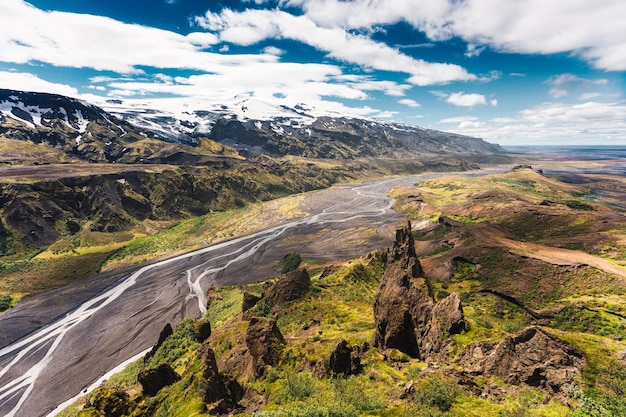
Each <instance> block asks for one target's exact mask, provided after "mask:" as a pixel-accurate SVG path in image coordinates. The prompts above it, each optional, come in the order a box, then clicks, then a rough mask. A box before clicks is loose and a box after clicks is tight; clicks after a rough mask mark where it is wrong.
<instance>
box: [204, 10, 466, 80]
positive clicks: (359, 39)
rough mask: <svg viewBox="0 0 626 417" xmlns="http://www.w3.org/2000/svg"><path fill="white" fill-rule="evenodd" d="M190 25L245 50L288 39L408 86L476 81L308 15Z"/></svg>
mask: <svg viewBox="0 0 626 417" xmlns="http://www.w3.org/2000/svg"><path fill="white" fill-rule="evenodd" d="M195 22H196V23H197V24H198V25H199V26H201V27H203V28H205V29H207V30H210V31H213V32H215V33H217V34H218V35H219V38H220V40H221V41H223V42H229V43H233V44H237V45H243V46H249V45H252V44H255V43H258V42H260V41H263V40H266V39H291V40H294V41H298V42H302V43H305V44H307V45H310V46H312V47H314V48H316V49H318V50H320V51H324V52H327V53H328V55H329V56H330V57H332V58H335V59H337V60H341V61H344V62H348V63H352V64H357V65H360V66H363V67H367V68H372V69H376V70H383V71H396V72H402V73H407V74H409V78H408V81H409V82H410V83H412V84H415V85H419V86H425V85H432V84H446V83H449V82H452V81H470V80H476V79H477V77H476V76H475V75H473V74H470V73H468V72H467V71H466V70H465V69H464V68H463V67H461V66H459V65H455V64H448V63H432V62H426V61H424V60H421V59H415V58H413V57H410V56H408V55H406V54H403V53H402V52H400V51H398V50H397V49H395V48H392V47H390V46H388V45H386V44H384V43H380V42H376V41H374V40H372V39H371V38H369V37H367V36H364V35H360V34H353V33H351V32H348V31H346V30H345V29H344V28H342V27H340V26H328V25H319V24H317V23H316V22H315V21H314V20H312V19H311V18H310V17H309V16H307V15H300V16H295V15H292V14H290V13H288V12H285V11H283V10H276V9H274V10H252V9H248V10H245V11H241V12H239V11H234V10H230V9H224V10H222V11H221V12H220V13H214V12H211V11H209V12H207V13H206V14H205V15H204V16H198V17H196V18H195ZM326 23H328V22H326Z"/></svg>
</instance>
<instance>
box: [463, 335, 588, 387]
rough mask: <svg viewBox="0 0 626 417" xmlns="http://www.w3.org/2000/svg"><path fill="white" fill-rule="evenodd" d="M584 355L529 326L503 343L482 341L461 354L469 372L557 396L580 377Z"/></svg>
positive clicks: (466, 370)
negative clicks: (541, 390)
mask: <svg viewBox="0 0 626 417" xmlns="http://www.w3.org/2000/svg"><path fill="white" fill-rule="evenodd" d="M584 364H585V358H584V356H583V355H582V354H581V353H580V352H578V351H576V350H575V349H574V348H572V347H571V346H569V345H568V344H566V343H565V342H562V341H560V340H558V339H557V338H556V337H554V336H552V335H551V334H549V333H548V332H546V331H545V330H543V329H541V328H539V327H528V328H526V329H524V330H522V331H521V332H519V333H518V334H516V335H515V336H508V337H507V338H506V339H504V340H503V341H502V342H500V343H486V342H479V343H476V344H473V345H471V346H469V347H468V348H466V349H465V350H464V351H463V353H462V354H461V365H462V366H463V368H464V370H465V372H467V373H469V374H473V375H485V376H492V375H494V376H497V377H499V378H500V379H502V380H503V381H504V382H507V383H510V384H521V383H523V384H526V385H530V386H533V387H539V388H542V389H545V390H547V391H549V392H552V393H556V392H559V391H560V390H561V387H562V386H563V385H564V384H567V383H569V382H571V381H572V379H573V378H574V377H575V376H576V375H578V374H580V371H581V368H582V366H583V365H584Z"/></svg>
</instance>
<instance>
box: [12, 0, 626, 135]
mask: <svg viewBox="0 0 626 417" xmlns="http://www.w3.org/2000/svg"><path fill="white" fill-rule="evenodd" d="M624 22H626V2H624V1H623V0H567V1H562V0H514V1H511V0H393V1H392V0H241V1H233V0H221V1H220V0H209V1H203V0H124V1H121V0H107V1H100V0H30V1H29V2H25V1H22V0H0V88H11V89H17V90H26V91H41V92H50V93H58V94H64V95H68V96H71V97H77V98H82V99H85V100H88V101H91V102H102V101H103V100H104V99H113V98H114V99H120V100H124V101H141V100H150V102H151V103H153V105H157V106H158V105H159V104H158V103H160V102H162V103H166V102H167V100H168V99H169V98H172V97H176V98H183V99H184V100H189V101H190V102H191V101H193V102H195V103H203V102H204V103H219V102H220V101H228V100H232V98H233V97H242V96H248V97H253V98H254V99H256V100H261V101H263V102H267V103H272V104H276V105H287V106H291V107H293V106H294V105H296V104H298V103H304V104H306V105H309V106H313V107H315V108H316V109H319V110H323V109H328V110H332V111H334V112H339V113H341V114H346V115H352V116H361V117H367V118H373V119H380V120H388V121H396V122H401V123H408V124H413V125H419V126H423V127H427V128H432V129H437V130H443V131H450V132H456V133H461V134H466V135H470V136H476V137H481V138H484V139H486V140H488V141H490V142H493V143H499V144H501V145H504V146H507V145H602V144H604V145H626V25H625V23H624ZM184 100H183V101H184ZM178 102H180V101H178Z"/></svg>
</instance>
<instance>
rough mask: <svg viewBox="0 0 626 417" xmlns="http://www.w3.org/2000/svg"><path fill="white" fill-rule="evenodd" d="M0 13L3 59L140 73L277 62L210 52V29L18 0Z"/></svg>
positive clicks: (2, 6) (8, 1) (0, 4)
mask: <svg viewBox="0 0 626 417" xmlns="http://www.w3.org/2000/svg"><path fill="white" fill-rule="evenodd" d="M0 16H2V17H3V22H2V25H3V27H2V30H1V31H0V61H4V62H12V63H17V64H25V63H32V62H42V63H46V64H52V65H54V66H59V67H71V68H93V69H96V70H109V71H115V72H118V73H124V74H139V73H142V71H141V70H140V69H139V68H138V67H140V66H146V67H155V68H184V69H196V70H204V71H213V70H214V69H215V68H216V67H219V66H232V65H246V64H248V63H250V62H259V61H269V62H273V61H275V60H276V57H274V56H271V55H267V54H261V55H236V54H233V55H223V54H219V53H212V52H206V51H205V49H206V48H208V47H210V46H212V45H215V44H216V43H217V42H218V38H217V36H216V35H214V34H211V33H206V32H194V33H190V34H189V35H187V36H184V35H181V34H178V33H174V32H170V31H166V30H161V29H156V28H150V27H146V26H141V25H134V24H127V23H122V22H120V21H117V20H114V19H110V18H107V17H103V16H93V15H87V14H77V13H65V12H56V11H52V12H46V11H42V10H40V9H37V8H35V7H33V6H31V5H30V4H28V3H24V2H23V1H20V0H3V1H2V2H0ZM155 45H158V47H156V48H155Z"/></svg>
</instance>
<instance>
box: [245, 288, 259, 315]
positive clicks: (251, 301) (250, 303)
mask: <svg viewBox="0 0 626 417" xmlns="http://www.w3.org/2000/svg"><path fill="white" fill-rule="evenodd" d="M259 301H261V297H259V296H256V295H254V294H252V293H251V292H248V291H244V292H243V302H242V303H241V312H242V313H245V312H246V311H248V310H250V309H251V308H252V307H254V306H255V305H256V303H258V302H259Z"/></svg>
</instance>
